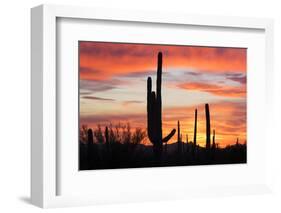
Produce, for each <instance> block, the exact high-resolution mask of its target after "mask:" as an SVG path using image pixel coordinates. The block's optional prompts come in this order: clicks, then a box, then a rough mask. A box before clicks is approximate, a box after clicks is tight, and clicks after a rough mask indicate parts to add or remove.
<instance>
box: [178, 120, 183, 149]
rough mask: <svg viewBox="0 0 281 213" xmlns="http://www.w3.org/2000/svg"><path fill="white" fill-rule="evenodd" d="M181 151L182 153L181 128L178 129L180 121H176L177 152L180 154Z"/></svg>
mask: <svg viewBox="0 0 281 213" xmlns="http://www.w3.org/2000/svg"><path fill="white" fill-rule="evenodd" d="M181 151H182V143H181V127H180V121H178V152H179V153H181Z"/></svg>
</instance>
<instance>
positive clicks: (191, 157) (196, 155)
mask: <svg viewBox="0 0 281 213" xmlns="http://www.w3.org/2000/svg"><path fill="white" fill-rule="evenodd" d="M246 150H247V146H246V145H244V144H235V145H232V146H228V147H226V148H218V147H216V148H211V149H210V150H208V151H207V150H206V149H205V148H203V147H199V146H197V147H194V146H193V144H192V143H189V144H186V143H174V144H170V145H167V146H165V145H164V146H163V152H162V157H161V158H159V157H158V158H156V157H155V155H154V153H153V147H152V146H144V145H141V144H136V145H134V144H131V143H129V144H121V143H114V144H111V145H110V146H108V145H106V144H95V143H93V144H90V145H88V144H84V143H82V142H80V143H79V169H80V170H93V169H117V168H141V167H163V166H188V165H212V164H237V163H246V162H247V152H246Z"/></svg>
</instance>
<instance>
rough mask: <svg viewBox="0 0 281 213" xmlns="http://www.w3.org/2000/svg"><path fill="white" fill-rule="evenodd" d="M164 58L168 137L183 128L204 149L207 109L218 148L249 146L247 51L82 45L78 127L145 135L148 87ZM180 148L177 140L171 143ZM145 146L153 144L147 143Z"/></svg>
mask: <svg viewBox="0 0 281 213" xmlns="http://www.w3.org/2000/svg"><path fill="white" fill-rule="evenodd" d="M159 51H161V52H162V53H163V75H162V116H163V117H162V124H163V135H164V136H165V135H166V134H168V132H170V130H171V129H172V128H177V121H178V120H179V121H180V123H181V133H182V134H183V136H184V137H183V140H184V141H185V138H186V134H188V136H189V139H190V140H192V139H193V128H194V110H195V109H196V108H197V109H198V124H197V128H198V130H197V131H198V132H197V141H198V143H199V145H200V146H205V140H206V139H205V138H206V133H205V125H206V124H205V111H204V104H205V103H209V105H210V116H211V129H212V130H213V129H215V130H216V142H217V143H219V145H220V147H224V146H225V145H227V144H234V143H235V142H236V138H239V141H240V142H241V143H244V142H245V141H246V67H247V64H246V62H247V50H246V49H244V48H215V47H197V46H171V45H150V44H125V43H104V42H84V41H83V42H81V41H80V42H79V64H80V65H79V74H80V125H83V124H85V125H87V126H88V127H91V128H96V126H97V124H100V125H101V126H102V127H104V126H105V125H108V124H109V123H112V124H117V123H119V122H121V123H127V122H129V123H130V125H131V127H132V129H134V128H136V127H141V128H143V129H146V92H147V91H146V88H147V86H146V81H147V77H148V76H151V77H152V81H153V89H154V90H155V85H156V68H157V54H158V52H159ZM174 142H176V134H175V136H174V138H173V139H171V140H170V141H169V143H174ZM146 143H149V141H148V140H146Z"/></svg>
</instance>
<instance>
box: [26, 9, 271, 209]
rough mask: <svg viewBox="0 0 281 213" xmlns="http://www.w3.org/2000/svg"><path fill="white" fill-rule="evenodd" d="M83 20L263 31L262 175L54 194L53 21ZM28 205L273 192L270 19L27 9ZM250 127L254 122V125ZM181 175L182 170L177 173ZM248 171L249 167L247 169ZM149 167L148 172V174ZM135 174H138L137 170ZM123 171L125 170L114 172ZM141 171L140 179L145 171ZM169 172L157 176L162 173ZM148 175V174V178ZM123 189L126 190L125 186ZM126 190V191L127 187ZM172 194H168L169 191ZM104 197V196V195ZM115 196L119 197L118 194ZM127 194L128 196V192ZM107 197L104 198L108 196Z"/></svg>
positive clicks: (78, 203) (55, 95) (91, 10)
mask: <svg viewBox="0 0 281 213" xmlns="http://www.w3.org/2000/svg"><path fill="white" fill-rule="evenodd" d="M59 18H64V19H83V20H84V19H87V20H101V21H104V20H105V21H106V20H108V21H112V20H113V21H119V22H121V23H122V22H135V23H153V24H156V25H168V26H172V25H175V26H177V25H180V26H191V25H192V26H200V27H211V28H226V29H228V30H230V31H231V30H232V29H238V30H239V29H256V30H262V31H264V41H265V53H264V54H265V58H264V61H265V69H264V71H263V74H264V75H265V76H266V78H265V79H263V81H264V83H265V85H266V87H265V88H264V89H261V92H264V94H265V95H266V98H265V99H264V100H265V103H264V110H265V111H264V112H265V113H266V114H265V117H264V122H263V125H264V126H263V127H264V128H265V129H266V136H265V140H266V141H265V142H264V143H265V144H264V146H265V147H266V150H267V151H266V155H264V156H263V158H264V159H266V163H265V166H264V167H263V168H262V169H261V171H260V172H262V173H264V177H265V178H262V179H261V180H259V181H258V183H256V182H255V183H254V184H249V183H245V184H233V185H227V184H221V185H220V186H216V187H214V186H210V187H206V186H203V187H200V186H199V183H195V185H194V184H193V185H194V186H193V187H194V188H192V189H191V188H189V189H188V190H186V189H185V188H183V189H179V188H177V187H174V188H173V186H172V185H170V186H169V187H168V189H166V190H164V191H161V190H159V189H157V187H156V188H155V189H152V191H150V192H149V195H146V194H144V193H140V194H135V195H133V194H132V193H133V192H132V190H131V191H123V192H122V191H119V192H115V193H112V195H111V196H106V193H105V194H104V195H103V196H100V197H99V198H98V197H97V196H94V195H93V196H87V195H58V184H59V178H58V174H59V173H60V169H61V168H60V166H58V159H59V156H58V155H59V152H58V151H57V149H58V147H57V143H56V142H57V137H58V136H57V134H58V133H57V116H58V115H57V113H58V111H57V107H58V106H57V104H58V100H57V97H58V96H57V88H58V85H59V84H60V82H59V81H58V79H57V73H56V71H57V45H58V44H57V33H58V32H57V20H58V19H59ZM31 26H32V29H31V41H32V45H31V56H32V63H31V65H32V66H31V68H32V70H31V73H32V74H31V82H32V83H31V86H32V87H31V98H32V101H31V131H32V132H31V140H32V141H31V142H32V143H31V201H32V203H33V204H35V205H37V206H40V207H43V208H47V207H59V206H75V205H89V204H99V203H115V202H128V201H133V202H136V201H142V200H161V199H173V198H176V199H177V198H185V197H194V196H215V195H228V194H230V195H232V194H238V195H240V194H252V193H263V192H270V191H271V182H270V181H271V178H272V176H271V165H270V149H271V147H270V146H269V144H270V140H271V138H272V137H273V134H271V133H272V129H273V128H272V125H273V122H272V113H273V111H272V108H273V106H272V105H273V100H272V95H271V91H273V84H272V82H273V21H272V20H270V19H256V18H240V17H216V16H202V15H188V14H172V13H171V14H170V13H169V14H167V13H163V14H162V13H158V12H157V13H152V12H146V11H121V10H106V9H100V8H84V7H74V6H54V5H41V6H38V7H35V8H32V10H31ZM252 122H253V123H254V122H255V121H252ZM172 169H173V172H176V173H177V172H179V174H182V173H184V172H185V171H184V170H183V169H181V171H178V170H175V168H172ZM246 169H247V168H246ZM152 170H153V169H151V171H152ZM135 171H136V170H135ZM151 171H150V173H151ZM117 172H118V173H126V171H124V170H122V171H117ZM136 172H137V173H138V172H139V174H140V175H144V173H143V171H142V172H140V171H136ZM166 172H167V171H166V170H161V171H160V172H159V173H161V175H165V173H166ZM145 175H147V176H148V177H149V175H151V176H152V174H148V172H146V174H145ZM124 187H126V186H124ZM128 190H129V189H128ZM168 191H170V192H171V194H173V195H175V194H176V196H167V192H168ZM107 193H108V192H107ZM119 193H123V195H122V196H120V194H119ZM126 193H127V194H126ZM106 197H107V198H106Z"/></svg>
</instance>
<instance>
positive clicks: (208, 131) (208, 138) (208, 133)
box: [205, 104, 211, 151]
mask: <svg viewBox="0 0 281 213" xmlns="http://www.w3.org/2000/svg"><path fill="white" fill-rule="evenodd" d="M205 114H206V150H207V151H209V150H210V147H211V124H210V110H209V104H205Z"/></svg>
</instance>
